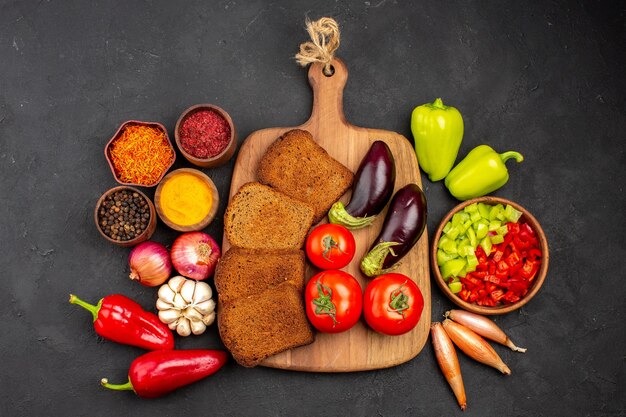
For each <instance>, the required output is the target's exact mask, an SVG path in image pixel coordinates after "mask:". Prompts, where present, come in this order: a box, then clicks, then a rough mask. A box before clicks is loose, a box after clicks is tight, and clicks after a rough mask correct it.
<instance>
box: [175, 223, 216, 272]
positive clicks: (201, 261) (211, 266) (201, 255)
mask: <svg viewBox="0 0 626 417" xmlns="http://www.w3.org/2000/svg"><path fill="white" fill-rule="evenodd" d="M171 255H172V264H173V265H174V268H175V269H176V270H177V271H178V273H179V274H180V275H182V276H184V277H187V278H191V279H195V280H198V281H202V280H204V279H207V278H208V277H210V276H212V275H213V273H214V272H215V267H216V265H217V261H218V260H219V259H220V257H221V256H222V252H221V250H220V247H219V245H218V244H217V242H216V241H215V239H213V238H212V237H211V236H209V235H207V234H206V233H202V232H189V233H183V234H182V235H180V236H179V237H178V238H176V240H175V241H174V243H173V244H172V253H171Z"/></svg>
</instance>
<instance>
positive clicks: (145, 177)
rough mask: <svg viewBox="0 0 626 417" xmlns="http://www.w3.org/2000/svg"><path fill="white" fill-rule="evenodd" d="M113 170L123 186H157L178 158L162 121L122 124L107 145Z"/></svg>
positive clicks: (107, 153) (135, 121) (107, 154)
mask: <svg viewBox="0 0 626 417" xmlns="http://www.w3.org/2000/svg"><path fill="white" fill-rule="evenodd" d="M104 156H105V157H106V160H107V162H108V163H109V167H110V168H111V172H112V173H113V177H115V180H116V181H117V182H118V183H120V184H122V185H129V186H139V187H154V186H155V185H157V184H158V183H159V182H160V181H161V179H162V178H163V176H164V175H165V173H166V172H167V171H168V170H169V169H170V168H171V167H172V165H173V164H174V161H175V160H176V151H175V150H174V146H172V142H171V141H170V138H169V136H168V134H167V129H166V128H165V126H163V125H162V124H161V123H157V122H142V121H139V120H129V121H126V122H124V123H122V124H121V125H120V127H119V129H117V132H115V134H114V135H113V137H112V138H111V139H110V140H109V142H108V143H107V144H106V146H105V148H104Z"/></svg>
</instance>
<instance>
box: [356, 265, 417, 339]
mask: <svg viewBox="0 0 626 417" xmlns="http://www.w3.org/2000/svg"><path fill="white" fill-rule="evenodd" d="M423 308H424V297H422V292H421V291H420V289H419V287H418V286H417V284H415V282H413V281H412V280H411V278H409V277H407V276H406V275H402V274H385V275H381V276H379V277H377V278H375V279H374V280H372V281H371V282H370V283H369V284H368V286H367V287H366V288H365V293H364V295H363V315H364V317H365V321H366V322H367V324H368V325H369V326H370V327H371V328H372V329H374V330H376V331H377V332H379V333H383V334H387V335H392V336H393V335H399V334H404V333H406V332H408V331H410V330H411V329H413V328H414V327H415V326H416V325H417V322H418V321H419V320H420V317H421V316H422V309H423Z"/></svg>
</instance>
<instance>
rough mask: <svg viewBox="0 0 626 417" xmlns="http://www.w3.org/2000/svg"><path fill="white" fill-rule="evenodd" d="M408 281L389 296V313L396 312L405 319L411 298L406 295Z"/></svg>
mask: <svg viewBox="0 0 626 417" xmlns="http://www.w3.org/2000/svg"><path fill="white" fill-rule="evenodd" d="M405 284H406V281H404V283H403V284H402V285H400V286H399V287H398V288H396V289H395V290H393V291H392V292H391V294H390V296H389V298H390V302H389V311H394V312H396V313H398V314H400V315H401V316H402V317H403V318H404V310H407V309H408V308H409V296H408V295H406V294H405V293H404V285H405Z"/></svg>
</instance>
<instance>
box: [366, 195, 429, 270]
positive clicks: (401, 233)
mask: <svg viewBox="0 0 626 417" xmlns="http://www.w3.org/2000/svg"><path fill="white" fill-rule="evenodd" d="M426 213H427V207H426V196H425V195H424V193H423V192H422V190H421V188H420V187H419V186H418V185H417V184H408V185H406V186H404V187H403V188H401V189H399V190H398V192H396V194H395V195H394V196H393V199H392V200H391V203H390V204H389V209H388V210H387V216H386V217H385V222H384V223H383V227H382V230H381V231H380V234H379V235H378V237H377V238H376V240H374V243H373V244H372V247H371V248H370V250H369V252H368V253H367V255H365V257H364V258H363V259H362V260H361V271H362V272H363V273H364V274H365V275H367V276H368V277H373V276H377V275H381V274H385V273H387V272H389V271H392V270H394V269H395V268H397V266H398V265H397V263H398V261H399V260H400V259H402V257H403V256H404V255H406V254H407V253H408V252H409V251H410V250H411V248H412V247H413V246H415V244H416V243H417V241H418V240H419V238H420V236H422V233H424V228H425V227H426Z"/></svg>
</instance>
